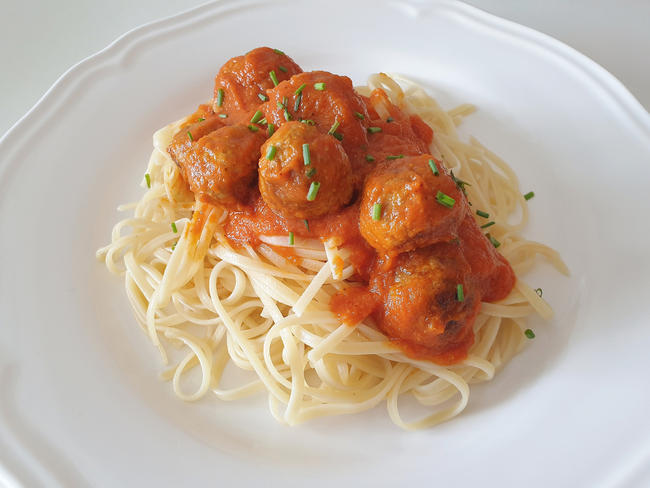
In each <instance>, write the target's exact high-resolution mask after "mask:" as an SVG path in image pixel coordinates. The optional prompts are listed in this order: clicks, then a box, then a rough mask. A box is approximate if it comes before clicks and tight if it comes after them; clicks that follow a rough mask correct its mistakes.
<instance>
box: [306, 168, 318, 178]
mask: <svg viewBox="0 0 650 488" xmlns="http://www.w3.org/2000/svg"><path fill="white" fill-rule="evenodd" d="M315 174H316V168H309V169H308V170H307V173H306V175H307V178H312V177H313V176H314V175H315Z"/></svg>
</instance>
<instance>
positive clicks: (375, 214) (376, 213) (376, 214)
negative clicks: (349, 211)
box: [372, 203, 381, 220]
mask: <svg viewBox="0 0 650 488" xmlns="http://www.w3.org/2000/svg"><path fill="white" fill-rule="evenodd" d="M372 220H381V203H375V204H374V205H373V206H372Z"/></svg>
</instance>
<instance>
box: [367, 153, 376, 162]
mask: <svg viewBox="0 0 650 488" xmlns="http://www.w3.org/2000/svg"><path fill="white" fill-rule="evenodd" d="M374 160H375V158H373V157H372V156H371V155H370V154H366V161H369V162H372V161H374Z"/></svg>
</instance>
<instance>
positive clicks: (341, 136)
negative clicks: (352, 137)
mask: <svg viewBox="0 0 650 488" xmlns="http://www.w3.org/2000/svg"><path fill="white" fill-rule="evenodd" d="M332 135H333V136H334V137H335V138H336V139H338V140H339V141H342V140H343V134H341V133H340V132H335V133H334V134H332Z"/></svg>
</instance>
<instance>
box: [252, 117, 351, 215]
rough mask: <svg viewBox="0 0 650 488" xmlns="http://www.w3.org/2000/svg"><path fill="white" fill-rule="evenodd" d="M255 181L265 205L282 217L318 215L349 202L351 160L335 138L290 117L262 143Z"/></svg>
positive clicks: (335, 209) (334, 210) (333, 210)
mask: <svg viewBox="0 0 650 488" xmlns="http://www.w3.org/2000/svg"><path fill="white" fill-rule="evenodd" d="M306 152H308V154H309V156H308V157H307V158H305V156H306V154H305V153H306ZM259 186H260V193H261V194H262V198H263V199H264V201H265V202H266V204H267V205H268V206H269V207H271V208H272V209H273V210H274V211H275V212H276V213H278V214H280V215H282V216H283V217H285V218H299V219H309V218H314V217H319V216H321V215H324V214H326V213H331V212H336V211H337V210H339V209H340V208H341V207H342V206H343V205H345V204H346V203H348V202H349V201H350V198H351V196H352V171H351V168H350V161H349V159H348V157H347V155H346V153H345V151H344V149H343V147H342V146H341V144H340V143H339V141H337V140H336V139H335V138H333V137H331V136H329V135H327V134H322V133H321V132H319V131H318V129H316V128H315V127H312V126H310V125H307V124H303V123H301V122H289V123H286V124H284V125H283V126H282V127H280V129H278V130H277V131H276V132H275V133H274V134H273V136H272V137H271V138H270V139H268V140H267V141H266V143H265V144H264V145H263V146H262V151H261V158H260V161H259Z"/></svg>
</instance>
